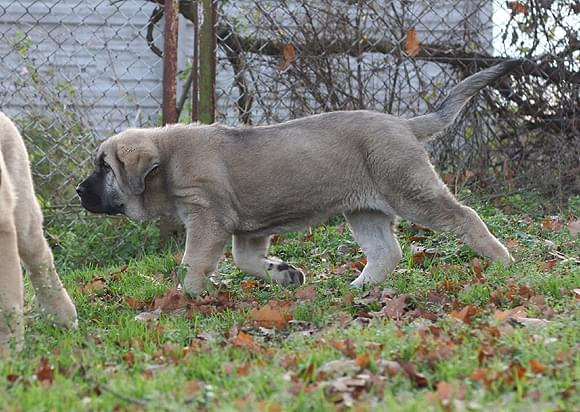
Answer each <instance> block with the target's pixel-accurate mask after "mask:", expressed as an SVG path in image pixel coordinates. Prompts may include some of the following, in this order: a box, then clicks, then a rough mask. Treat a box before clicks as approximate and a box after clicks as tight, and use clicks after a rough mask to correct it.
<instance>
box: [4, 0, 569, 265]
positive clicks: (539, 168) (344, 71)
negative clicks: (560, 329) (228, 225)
mask: <svg viewBox="0 0 580 412" xmlns="http://www.w3.org/2000/svg"><path fill="white" fill-rule="evenodd" d="M209 3H210V1H209V0H207V1H201V0H200V1H193V0H180V1H179V12H180V24H179V36H178V39H179V40H178V43H177V47H176V48H177V67H178V71H179V75H178V77H179V79H178V85H177V94H178V96H177V98H178V103H177V106H178V107H177V108H178V112H180V113H181V117H180V119H181V121H189V120H190V117H189V113H191V111H190V109H191V107H192V105H193V106H194V108H196V106H197V104H198V102H199V103H200V104H202V103H205V100H206V99H202V100H204V101H199V100H198V99H199V96H207V93H206V94H203V93H201V92H200V90H202V89H203V87H207V86H204V84H205V83H203V82H201V83H200V82H198V80H199V79H198V75H197V66H198V65H199V64H205V63H206V60H203V59H202V60H201V61H200V60H199V58H198V60H196V61H194V64H193V68H194V69H195V70H192V63H191V62H192V60H191V57H192V54H194V50H195V47H194V46H195V45H196V44H197V41H195V42H194V38H195V37H194V31H195V32H196V33H199V30H200V27H202V26H203V23H204V16H206V17H205V18H206V19H207V15H208V14H207V13H204V10H203V5H204V4H205V5H206V6H207V4H209ZM214 7H215V9H216V11H217V16H218V17H217V19H216V21H215V28H214V30H213V32H212V35H214V34H215V38H214V41H213V44H215V52H216V53H215V56H216V57H215V58H216V63H215V72H216V79H215V82H213V81H212V82H209V83H208V84H209V85H210V86H209V87H212V89H213V88H214V87H215V89H214V90H213V92H214V93H215V96H216V107H215V112H216V120H217V121H220V122H224V123H228V124H240V123H243V124H267V123H275V122H280V121H285V120H288V119H292V118H296V117H300V116H305V115H308V114H313V113H319V112H323V111H331V110H353V109H369V110H377V111H382V112H387V113H392V114H396V115H402V116H412V115H416V114H422V113H424V112H426V111H428V110H430V109H432V108H433V107H435V106H437V104H438V103H439V102H441V100H442V98H443V97H444V95H445V93H446V92H447V91H448V89H449V87H450V86H451V85H453V84H455V83H456V82H457V81H458V80H459V79H461V78H462V77H465V76H467V75H469V74H471V73H473V72H476V71H478V70H480V69H482V68H485V67H488V66H490V65H492V64H494V63H496V62H498V61H500V60H502V59H504V58H508V57H525V58H526V59H527V60H526V63H525V64H524V65H523V66H522V67H521V68H520V69H519V70H517V71H516V72H514V73H513V74H512V75H511V76H510V77H508V78H505V79H503V80H502V81H500V82H498V83H497V84H496V85H494V87H493V88H489V89H488V90H486V91H484V92H483V93H481V95H479V96H478V97H477V98H476V99H474V101H473V103H472V104H471V105H470V107H469V108H468V109H467V110H466V111H465V114H464V115H463V119H462V120H461V121H460V122H458V123H457V126H456V127H455V128H454V129H453V130H451V131H450V132H449V133H446V134H445V135H444V136H442V137H440V138H439V139H437V140H435V141H434V143H433V144H432V146H431V147H430V150H431V151H432V154H433V159H434V161H435V163H436V165H437V166H438V168H439V169H440V170H441V171H442V173H443V176H444V178H445V180H446V182H447V183H448V184H449V185H451V186H452V187H453V188H454V189H456V190H457V189H458V188H461V187H462V186H463V185H465V184H474V185H475V184H477V185H478V186H479V187H482V188H486V189H487V190H488V191H490V192H492V196H494V195H496V194H498V193H505V192H518V191H528V190H537V191H539V192H543V193H546V194H551V195H556V196H557V197H558V199H559V200H565V198H566V196H567V195H569V194H570V193H573V192H576V193H577V192H578V191H579V190H580V189H579V188H580V181H579V180H578V179H579V178H578V176H579V175H580V164H579V159H580V138H579V134H578V124H579V122H580V120H579V119H580V117H579V115H578V108H579V106H580V104H579V103H580V98H579V93H578V92H579V90H578V85H579V83H580V75H579V74H578V69H579V66H580V63H579V58H580V51H579V49H580V46H579V44H580V43H579V42H578V38H577V29H578V27H579V26H580V19H579V16H580V14H579V13H580V2H578V1H572V2H570V1H564V0H560V1H557V0H525V1H524V0H522V1H511V0H510V1H507V2H506V1H504V0H501V1H500V0H475V1H473V0H460V1H438V2H433V1H423V0H422V1H412V2H411V1H407V0H393V1H388V0H366V1H363V0H309V1H306V0H282V1H268V2H264V1H258V0H229V1H225V0H224V1H215V3H214ZM163 11H164V1H163V0H103V1H97V2H82V1H78V0H61V1H59V2H48V1H40V0H27V1H25V0H0V81H1V86H0V109H1V110H2V111H4V112H6V113H7V114H8V115H10V116H11V117H12V118H13V119H14V121H15V122H16V123H17V125H18V126H19V128H20V129H21V131H22V133H23V135H24V136H25V138H26V140H27V141H28V147H29V150H30V155H31V160H32V164H33V173H34V177H35V182H36V187H37V191H38V195H39V198H40V199H41V202H42V204H43V207H44V210H45V215H46V223H47V227H48V231H49V234H50V235H51V237H52V239H53V244H54V245H55V246H59V245H61V246H63V245H64V246H63V249H67V251H68V252H67V253H68V255H67V256H69V257H68V258H67V259H69V260H70V262H76V261H77V260H75V259H77V258H78V261H79V262H87V261H90V260H94V259H101V258H103V257H107V256H111V257H113V256H129V255H131V254H133V253H134V252H135V247H136V246H135V244H138V245H141V244H145V243H146V242H145V241H144V240H143V233H144V231H145V233H147V234H148V235H147V236H148V237H147V239H150V240H151V241H150V242H147V243H149V244H151V245H153V246H151V247H157V245H158V243H157V240H158V239H157V236H156V235H155V234H154V230H152V229H151V227H149V226H147V227H144V226H141V225H132V226H131V227H130V228H129V229H127V228H126V225H128V224H129V223H127V222H126V221H124V220H112V221H111V220H110V219H109V218H107V221H104V220H98V221H97V222H98V229H95V228H94V227H92V226H91V227H90V228H89V229H88V228H87V226H86V224H87V222H90V221H93V219H95V218H94V217H92V216H88V215H86V214H84V213H83V212H82V211H81V209H80V205H79V202H78V200H77V199H76V197H75V193H74V187H75V185H76V183H78V181H79V180H81V178H82V177H83V176H84V174H85V173H86V172H87V170H88V169H89V168H90V164H91V162H92V159H91V153H92V152H93V150H94V148H95V147H96V145H97V144H98V141H99V140H101V139H102V138H104V137H106V136H108V135H110V134H112V133H115V132H118V131H121V130H123V129H124V128H127V127H132V126H155V125H159V124H160V121H161V112H162V110H161V103H162V97H163V91H164V84H163V82H162V74H163V61H162V59H161V58H160V56H159V54H160V53H161V52H162V49H163V24H164V16H163ZM198 37H199V36H198ZM198 63H199V64H198ZM190 73H191V75H190ZM191 83H193V90H194V93H193V94H194V97H193V100H192V101H190V100H189V97H188V95H190V94H191V93H190V90H191ZM206 92H207V90H206ZM198 93H199V96H198ZM194 113H196V112H195V111H194ZM195 117H196V116H195V115H194V118H195ZM105 222H107V223H105ZM111 222H113V223H111ZM88 233H90V234H91V236H92V238H91V239H92V240H91V242H87V239H86V238H87V236H88ZM95 233H96V234H95ZM83 243H88V244H89V245H93V246H91V248H90V249H87V250H82V251H77V253H73V254H72V255H71V254H70V251H71V250H74V249H75V247H76V246H78V245H79V244H83ZM124 243H127V245H129V246H127V248H126V249H124V248H123V246H122V245H123V244H124ZM103 245H111V246H110V247H109V249H110V252H109V255H107V254H97V253H96V252H95V250H97V249H98V246H103ZM139 247H144V246H137V248H139ZM70 256H74V258H71V257H70Z"/></svg>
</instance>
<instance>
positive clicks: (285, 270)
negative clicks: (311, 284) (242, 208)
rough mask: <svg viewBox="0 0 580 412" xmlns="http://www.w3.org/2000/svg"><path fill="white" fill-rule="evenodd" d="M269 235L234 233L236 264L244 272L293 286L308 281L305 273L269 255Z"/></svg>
mask: <svg viewBox="0 0 580 412" xmlns="http://www.w3.org/2000/svg"><path fill="white" fill-rule="evenodd" d="M269 245H270V237H269V236H250V235H241V234H238V235H234V237H233V255H234V262H235V264H236V265H237V266H238V267H239V268H240V269H241V270H243V271H244V272H247V273H248V274H250V275H253V276H256V277H258V278H260V279H265V280H270V279H272V280H273V281H275V282H277V283H280V284H283V285H291V286H300V285H302V284H303V283H304V282H305V281H306V276H305V275H304V273H303V272H302V271H301V270H300V269H298V268H295V267H294V266H292V265H289V264H288V263H285V262H282V261H281V260H279V259H276V258H274V257H268V256H267V253H268V246H269Z"/></svg>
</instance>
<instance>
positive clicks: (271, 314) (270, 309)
mask: <svg viewBox="0 0 580 412" xmlns="http://www.w3.org/2000/svg"><path fill="white" fill-rule="evenodd" d="M292 308H293V304H292V302H285V301H274V300H272V301H270V302H268V303H266V304H265V305H264V306H262V307H260V308H257V309H252V310H251V311H250V313H248V320H249V321H250V322H251V323H252V324H253V325H254V326H258V327H263V328H274V327H275V328H279V329H282V328H284V327H285V326H286V325H288V322H289V321H290V320H292V314H291V313H290V312H291V310H292Z"/></svg>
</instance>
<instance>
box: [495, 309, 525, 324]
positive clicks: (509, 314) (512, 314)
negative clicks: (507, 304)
mask: <svg viewBox="0 0 580 412" xmlns="http://www.w3.org/2000/svg"><path fill="white" fill-rule="evenodd" d="M493 317H494V319H495V320H497V321H500V322H501V321H504V320H506V319H520V318H525V317H527V314H526V308H524V307H523V306H516V307H515V308H511V309H508V310H503V311H502V310H497V311H495V313H494V314H493Z"/></svg>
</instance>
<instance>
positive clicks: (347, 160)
mask: <svg viewBox="0 0 580 412" xmlns="http://www.w3.org/2000/svg"><path fill="white" fill-rule="evenodd" d="M519 64H520V62H519V61H507V62H504V63H501V64H498V65H496V66H494V67H491V68H489V69H487V70H484V71H481V72H479V73H477V74H475V75H473V76H470V77H468V78H467V79H465V80H464V81H462V82H461V83H459V84H458V85H457V86H455V88H453V90H452V91H451V93H450V94H449V96H448V97H447V98H446V99H445V101H444V102H443V104H442V105H441V107H440V108H439V109H438V110H437V111H435V112H434V113H430V114H427V115H424V116H419V117H415V118H412V119H401V118H398V117H394V116H390V115H386V114H382V113H374V112H369V111H351V112H334V113H324V114H320V115H315V116H310V117H305V118H302V119H297V120H292V121H289V122H286V123H282V124H278V125H272V126H262V127H251V128H230V127H224V126H220V125H210V126H200V125H187V126H186V125H176V126H171V127H165V128H154V129H130V130H127V131H125V132H123V133H121V134H118V135H116V136H113V137H111V138H110V139H108V140H106V141H105V142H103V143H102V145H101V147H100V149H99V151H98V154H97V161H96V167H95V171H94V172H93V173H92V174H91V175H90V176H89V177H88V178H87V179H85V180H84V181H83V182H82V183H81V184H80V185H79V186H78V187H77V192H78V194H79V196H80V198H81V202H82V204H83V206H84V207H85V208H87V209H88V210H90V211H92V212H95V213H108V214H117V213H122V214H125V215H127V216H129V217H131V218H138V219H146V218H153V217H156V216H160V215H174V216H178V217H179V218H180V219H181V221H182V222H183V223H184V224H185V227H186V231H187V240H186V247H185V254H184V256H183V264H185V265H187V266H188V272H187V274H186V277H185V280H184V288H185V289H186V291H188V292H190V293H198V292H200V291H202V290H204V288H205V286H206V278H207V276H208V275H209V274H210V273H211V272H213V271H214V270H215V269H216V265H217V263H218V260H219V258H220V257H221V255H222V253H223V249H224V246H225V244H226V242H227V241H228V239H229V238H230V237H231V236H232V235H233V257H234V261H235V262H236V264H237V265H238V266H239V267H240V268H241V269H242V270H244V271H246V272H248V273H250V274H252V275H255V276H258V277H261V278H264V279H273V280H275V281H277V282H280V283H285V284H292V285H300V284H302V283H303V282H304V274H303V273H302V272H301V271H300V270H298V269H297V268H295V267H293V266H291V265H289V264H288V263H285V262H282V261H280V260H278V259H276V258H272V257H267V249H268V245H269V236H270V235H271V234H274V233H279V232H285V231H291V230H300V229H304V228H306V227H308V226H311V225H316V224H319V223H321V222H324V221H325V220H326V219H328V218H329V217H331V216H333V215H336V214H338V213H343V214H344V215H345V216H346V219H347V220H348V223H349V224H350V226H351V228H352V231H353V233H354V236H355V238H356V240H357V241H358V242H359V244H360V245H361V247H362V249H363V251H364V252H365V254H366V255H367V257H368V263H367V265H366V267H365V268H364V271H363V272H362V274H361V275H360V276H359V277H358V278H357V279H356V280H355V281H354V282H353V285H354V286H361V285H363V284H365V283H371V284H372V283H377V282H381V281H383V280H384V279H385V277H386V276H387V274H389V273H390V272H391V271H392V270H393V269H394V268H395V266H396V265H397V263H398V262H399V260H400V259H401V248H400V247H399V243H398V242H397V240H396V238H395V236H394V234H393V228H392V227H393V222H394V220H395V217H396V216H397V215H398V216H402V217H404V218H406V219H409V220H411V221H413V222H417V223H419V224H421V225H424V226H428V227H431V228H434V229H439V230H450V231H453V232H455V233H456V234H458V235H459V236H461V238H462V239H463V241H464V242H465V243H467V244H468V245H470V246H471V247H473V248H474V249H475V250H476V251H477V252H478V253H480V254H482V255H484V256H487V257H489V258H491V259H492V260H498V261H501V262H504V263H509V262H511V260H512V258H511V256H510V254H509V252H508V251H507V249H506V248H505V247H504V246H503V245H502V244H501V243H500V242H498V240H497V239H496V238H495V237H493V236H492V235H491V233H489V231H488V230H487V227H486V226H485V224H484V223H483V222H482V221H481V219H480V218H479V217H478V216H477V214H476V213H475V212H474V211H473V210H472V209H470V208H469V207H466V206H463V205H461V204H460V203H459V202H458V201H457V200H456V199H455V198H454V197H453V195H452V194H451V193H450V192H449V190H448V189H447V188H446V187H445V185H444V184H443V183H442V182H441V180H440V179H439V177H438V176H437V174H436V173H435V171H434V169H433V166H431V163H430V162H429V158H428V155H427V152H426V151H425V149H424V148H423V146H422V144H421V141H423V140H427V139H428V138H429V137H431V136H432V135H434V134H435V133H437V132H440V131H442V130H443V129H444V128H445V127H446V126H448V125H449V124H450V123H452V122H453V121H454V120H455V118H456V117H457V115H458V114H459V112H460V110H461V109H462V107H463V106H464V105H465V104H466V103H467V101H468V100H469V99H470V98H471V97H472V96H473V95H474V94H475V93H477V92H478V91H479V90H480V89H481V88H482V87H484V86H486V85H487V84H489V83H491V82H493V81H494V80H496V79H497V78H499V77H500V76H502V75H504V74H506V73H507V72H509V71H510V70H511V69H513V68H514V67H515V66H517V65H519Z"/></svg>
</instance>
